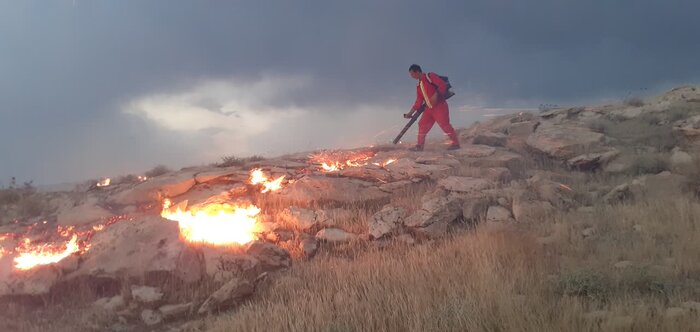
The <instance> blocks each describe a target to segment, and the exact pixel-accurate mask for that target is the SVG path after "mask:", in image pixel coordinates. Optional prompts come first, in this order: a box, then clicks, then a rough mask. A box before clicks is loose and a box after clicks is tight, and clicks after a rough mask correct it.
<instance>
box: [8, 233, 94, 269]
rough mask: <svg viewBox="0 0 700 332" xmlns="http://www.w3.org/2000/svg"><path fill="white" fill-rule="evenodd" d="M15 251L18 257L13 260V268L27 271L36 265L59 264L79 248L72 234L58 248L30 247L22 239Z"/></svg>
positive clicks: (48, 246)
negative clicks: (68, 239)
mask: <svg viewBox="0 0 700 332" xmlns="http://www.w3.org/2000/svg"><path fill="white" fill-rule="evenodd" d="M85 250H87V248H85ZM16 251H17V252H18V253H19V255H18V256H17V257H15V260H14V261H15V268H17V269H19V270H29V269H31V268H33V267H36V266H38V265H47V264H53V263H57V262H60V261H61V260H62V259H64V258H66V257H68V256H70V255H71V254H73V253H76V252H79V251H80V246H79V245H78V235H76V234H73V237H71V239H70V241H68V242H67V243H65V244H62V245H58V246H57V245H52V244H42V245H32V243H31V241H30V240H29V239H24V241H23V242H22V244H20V247H19V248H18V249H17V250H16Z"/></svg>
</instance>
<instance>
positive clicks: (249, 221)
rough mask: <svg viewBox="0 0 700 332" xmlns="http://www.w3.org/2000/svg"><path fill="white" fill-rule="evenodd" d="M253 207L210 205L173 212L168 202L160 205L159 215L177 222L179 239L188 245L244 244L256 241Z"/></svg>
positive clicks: (176, 209)
mask: <svg viewBox="0 0 700 332" xmlns="http://www.w3.org/2000/svg"><path fill="white" fill-rule="evenodd" d="M259 213H260V209H259V208H258V207H256V206H255V205H250V206H247V207H242V206H233V205H230V204H209V205H207V206H204V207H202V208H198V209H192V210H187V211H185V210H183V209H182V208H181V207H179V206H178V207H176V208H175V209H174V211H173V209H172V208H171V202H170V200H167V199H166V200H165V202H164V203H163V211H162V212H161V216H162V217H163V218H165V219H168V220H172V221H177V222H178V225H179V226H180V236H181V237H182V238H183V239H184V240H185V241H187V242H192V243H205V244H212V245H235V244H246V243H248V242H250V241H253V240H255V239H256V237H255V231H256V229H257V215H258V214H259Z"/></svg>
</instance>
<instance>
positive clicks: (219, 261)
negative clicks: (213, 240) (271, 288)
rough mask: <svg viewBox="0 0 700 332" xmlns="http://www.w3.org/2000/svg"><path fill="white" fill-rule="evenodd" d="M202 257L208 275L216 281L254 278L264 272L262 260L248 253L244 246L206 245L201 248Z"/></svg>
mask: <svg viewBox="0 0 700 332" xmlns="http://www.w3.org/2000/svg"><path fill="white" fill-rule="evenodd" d="M200 257H201V258H200V259H201V260H202V261H203V264H204V271H205V273H206V275H207V276H209V277H211V278H212V279H214V280H216V281H224V280H228V279H231V278H233V277H243V278H253V277H255V276H257V275H258V274H260V273H261V272H263V267H262V264H260V260H258V259H257V258H256V257H255V256H253V255H250V254H248V253H246V252H245V249H244V248H235V247H234V248H232V247H210V246H205V247H202V248H201V249H200Z"/></svg>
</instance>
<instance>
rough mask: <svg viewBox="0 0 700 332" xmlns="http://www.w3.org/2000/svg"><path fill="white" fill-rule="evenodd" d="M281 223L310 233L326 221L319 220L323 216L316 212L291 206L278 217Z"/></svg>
mask: <svg viewBox="0 0 700 332" xmlns="http://www.w3.org/2000/svg"><path fill="white" fill-rule="evenodd" d="M278 217H279V219H280V221H282V222H284V223H287V224H289V225H291V226H292V227H294V228H296V229H299V230H301V231H308V230H310V229H311V228H313V227H314V226H317V225H319V224H320V223H321V222H323V221H324V220H319V219H322V218H319V217H323V216H319V214H318V213H316V211H314V210H309V209H304V208H300V207H296V206H290V207H288V208H286V209H284V210H282V212H281V213H280V214H279V215H278Z"/></svg>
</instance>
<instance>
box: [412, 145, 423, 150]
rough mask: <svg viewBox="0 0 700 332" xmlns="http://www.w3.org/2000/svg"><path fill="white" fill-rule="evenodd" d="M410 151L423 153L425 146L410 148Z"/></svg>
mask: <svg viewBox="0 0 700 332" xmlns="http://www.w3.org/2000/svg"><path fill="white" fill-rule="evenodd" d="M409 150H411V151H423V146H422V145H416V146H414V147H412V148H410V149H409Z"/></svg>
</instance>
